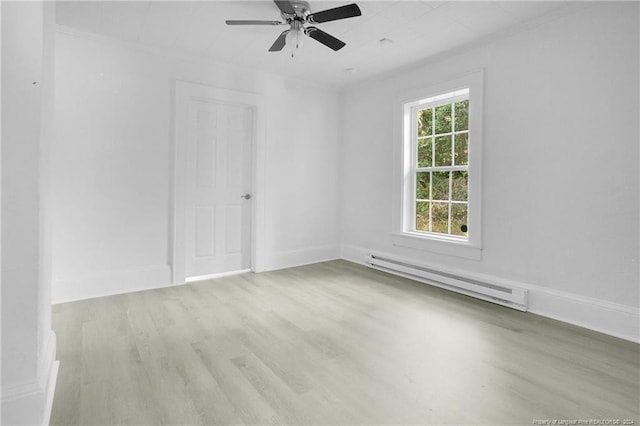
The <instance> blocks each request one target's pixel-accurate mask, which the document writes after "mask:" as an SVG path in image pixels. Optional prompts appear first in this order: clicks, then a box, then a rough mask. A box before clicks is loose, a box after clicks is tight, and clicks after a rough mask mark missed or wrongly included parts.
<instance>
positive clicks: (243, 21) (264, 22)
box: [225, 20, 284, 25]
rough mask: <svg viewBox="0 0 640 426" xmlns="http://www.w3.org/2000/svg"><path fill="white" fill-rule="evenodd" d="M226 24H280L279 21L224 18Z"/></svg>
mask: <svg viewBox="0 0 640 426" xmlns="http://www.w3.org/2000/svg"><path fill="white" fill-rule="evenodd" d="M225 22H226V24H227V25H282V24H284V22H280V21H248V20H226V21H225Z"/></svg>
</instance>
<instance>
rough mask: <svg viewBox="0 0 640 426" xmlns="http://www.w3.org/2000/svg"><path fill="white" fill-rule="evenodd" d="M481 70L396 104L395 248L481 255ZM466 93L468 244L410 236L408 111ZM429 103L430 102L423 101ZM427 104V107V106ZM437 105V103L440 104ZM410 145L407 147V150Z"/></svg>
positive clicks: (412, 93)
mask: <svg viewBox="0 0 640 426" xmlns="http://www.w3.org/2000/svg"><path fill="white" fill-rule="evenodd" d="M483 81H484V72H483V70H482V69H479V70H476V71H472V72H469V73H466V74H464V75H460V76H458V77H455V78H452V79H450V80H447V81H443V82H439V83H435V84H432V85H430V86H428V87H417V88H413V89H411V90H408V91H405V92H404V93H403V94H401V95H400V96H398V97H397V98H396V100H395V101H394V105H393V111H394V117H393V126H394V130H393V132H394V145H393V155H394V156H393V167H394V181H393V195H392V197H393V198H392V234H393V235H392V239H393V244H394V245H398V246H403V247H408V248H412V249H415V250H425V251H432V252H436V253H439V254H445V255H450V256H458V257H463V258H467V259H475V260H480V259H481V256H482V197H481V191H482V157H483V150H482V139H483V129H482V121H483V119H482V117H483V103H484V93H483V92H484V90H483ZM462 89H469V105H470V112H471V113H470V114H469V133H470V134H471V139H470V144H469V166H468V168H469V195H468V206H469V207H468V208H469V210H468V215H469V236H468V239H467V240H460V239H456V238H446V237H445V238H443V236H440V235H435V234H430V233H420V234H419V235H418V234H417V233H416V232H411V231H409V230H408V229H407V226H406V224H407V222H408V219H407V212H408V211H411V210H412V209H411V208H407V206H406V201H405V200H408V199H412V198H413V196H412V188H413V184H412V175H410V174H408V173H407V168H408V167H409V166H410V162H411V157H412V155H411V153H412V150H413V144H412V143H411V142H410V141H412V140H413V138H412V133H411V129H412V122H413V120H411V117H410V115H409V114H407V109H409V110H412V108H414V107H415V106H416V105H421V104H423V103H424V104H425V105H427V104H429V103H433V102H432V101H433V99H439V97H441V96H442V95H444V94H447V93H451V92H455V91H458V90H462ZM427 101H428V102H427ZM425 102H426V103H425ZM438 102H441V101H438ZM407 145H410V146H407Z"/></svg>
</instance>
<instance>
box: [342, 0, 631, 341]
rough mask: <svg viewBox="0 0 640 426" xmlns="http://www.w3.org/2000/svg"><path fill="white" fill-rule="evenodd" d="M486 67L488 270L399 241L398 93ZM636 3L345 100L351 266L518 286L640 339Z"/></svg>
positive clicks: (585, 321)
mask: <svg viewBox="0 0 640 426" xmlns="http://www.w3.org/2000/svg"><path fill="white" fill-rule="evenodd" d="M478 68H483V69H484V71H485V84H484V95H485V96H484V99H485V103H484V139H483V143H484V153H483V154H484V157H483V161H484V164H483V168H484V175H483V195H482V198H483V212H482V214H483V218H482V220H483V230H482V235H483V238H484V241H483V251H482V259H481V260H480V261H474V260H468V259H462V258H457V257H453V256H445V255H441V254H438V253H434V252H425V251H415V250H412V249H403V248H400V247H397V246H393V245H392V244H391V224H392V222H391V212H392V203H391V200H392V192H391V189H392V188H391V185H392V182H393V175H392V171H393V163H392V153H393V143H398V138H397V135H394V134H393V128H394V125H393V122H392V117H393V114H392V106H393V104H394V101H396V97H397V96H398V93H406V92H408V91H411V89H416V91H419V90H420V88H421V87H423V86H429V85H430V84H433V83H437V82H440V81H446V80H447V79H449V78H452V77H454V76H456V75H459V74H461V73H464V72H466V71H470V70H474V69H478ZM638 73H639V69H638V5H637V4H636V3H606V4H602V3H596V4H593V5H592V6H587V7H584V8H580V9H579V10H578V11H577V12H576V13H575V14H568V15H565V16H560V17H555V19H553V20H550V21H549V22H545V23H543V24H541V25H539V26H538V27H536V28H532V29H528V30H526V31H523V32H521V33H518V34H512V35H511V36H509V37H507V38H503V39H501V40H498V41H494V42H492V43H490V44H487V45H485V46H483V47H476V48H474V49H473V50H468V51H466V52H462V53H459V54H457V55H455V56H451V57H448V58H444V59H442V60H440V61H438V62H435V63H427V64H422V65H420V66H416V67H414V68H412V69H410V70H406V71H404V72H402V73H399V74H397V75H394V76H392V77H388V78H384V79H381V80H378V81H375V82H371V83H369V84H363V85H361V86H359V87H355V88H353V89H351V90H349V91H348V92H347V93H346V94H345V100H344V114H345V117H348V120H345V122H344V132H343V143H344V147H343V155H344V157H343V167H342V173H343V186H342V189H343V192H342V205H343V209H342V229H343V233H342V244H343V256H344V257H346V258H350V259H352V260H356V261H360V262H361V261H362V260H363V258H364V255H365V254H366V253H368V252H371V251H372V250H375V251H380V252H385V253H390V254H392V255H394V256H397V257H401V258H405V259H409V260H411V261H414V262H421V263H426V264H431V265H436V266H442V267H447V268H453V269H458V270H460V271H464V272H467V273H471V274H474V273H475V274H479V273H481V274H485V275H490V276H495V277H500V278H505V279H508V280H512V281H514V282H516V283H520V284H521V285H524V286H525V287H528V288H530V289H531V293H530V297H531V300H530V302H531V310H532V311H533V312H538V313H541V314H544V315H548V316H552V317H555V318H559V319H563V320H565V321H569V322H573V323H577V324H580V325H585V326H587V327H590V328H594V329H599V330H602V331H606V332H608V333H611V334H615V335H619V336H622V337H626V338H631V339H634V340H638V338H639V332H638V322H639V316H638V306H639V294H638V287H639V286H638V254H639V253H638V189H639V188H638V140H639V133H638V113H639V109H638V90H639V87H638V75H639V74H638Z"/></svg>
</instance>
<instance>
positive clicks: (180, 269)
mask: <svg viewBox="0 0 640 426" xmlns="http://www.w3.org/2000/svg"><path fill="white" fill-rule="evenodd" d="M192 99H193V100H204V101H206V100H214V101H218V102H226V103H229V104H234V105H242V106H246V107H249V108H251V109H252V111H253V136H252V138H251V149H250V151H251V200H252V203H253V204H252V206H251V247H250V248H249V250H250V256H251V270H252V271H253V272H262V271H264V238H265V226H264V217H265V214H264V213H265V191H264V188H265V179H264V177H265V164H264V163H265V149H264V146H265V142H264V141H265V134H266V133H265V120H264V113H265V108H264V100H263V97H262V95H260V94H257V93H250V92H241V91H236V90H229V89H221V88H217V87H212V86H205V85H202V84H198V83H191V82H187V81H180V80H176V82H175V92H174V101H175V102H174V108H173V138H172V150H171V153H172V157H173V158H172V169H173V170H172V175H173V179H172V182H171V200H170V205H171V208H170V220H169V224H170V227H171V229H170V233H169V234H170V244H169V252H170V253H169V264H170V265H171V280H172V283H173V284H184V283H185V282H186V280H185V278H186V231H187V229H186V210H187V184H186V175H187V143H186V142H184V141H185V138H186V137H187V125H186V124H187V120H188V108H187V106H188V102H189V100H192ZM180 141H182V143H181V142H180Z"/></svg>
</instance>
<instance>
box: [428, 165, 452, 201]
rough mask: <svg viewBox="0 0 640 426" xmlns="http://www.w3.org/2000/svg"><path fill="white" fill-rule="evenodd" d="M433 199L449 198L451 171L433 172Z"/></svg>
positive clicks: (446, 199)
mask: <svg viewBox="0 0 640 426" xmlns="http://www.w3.org/2000/svg"><path fill="white" fill-rule="evenodd" d="M432 178H433V182H432V188H433V189H432V191H433V193H432V199H433V200H443V201H448V200H449V172H433V177H432Z"/></svg>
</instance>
